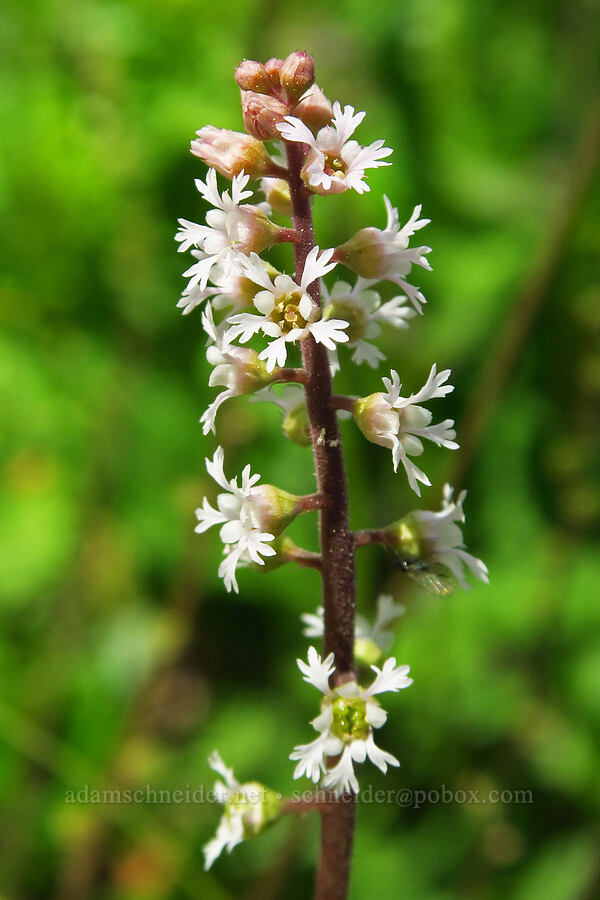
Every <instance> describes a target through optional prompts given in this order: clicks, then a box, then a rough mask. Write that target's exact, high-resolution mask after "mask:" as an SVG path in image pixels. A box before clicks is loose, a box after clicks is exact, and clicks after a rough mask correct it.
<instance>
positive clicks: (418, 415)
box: [175, 52, 487, 896]
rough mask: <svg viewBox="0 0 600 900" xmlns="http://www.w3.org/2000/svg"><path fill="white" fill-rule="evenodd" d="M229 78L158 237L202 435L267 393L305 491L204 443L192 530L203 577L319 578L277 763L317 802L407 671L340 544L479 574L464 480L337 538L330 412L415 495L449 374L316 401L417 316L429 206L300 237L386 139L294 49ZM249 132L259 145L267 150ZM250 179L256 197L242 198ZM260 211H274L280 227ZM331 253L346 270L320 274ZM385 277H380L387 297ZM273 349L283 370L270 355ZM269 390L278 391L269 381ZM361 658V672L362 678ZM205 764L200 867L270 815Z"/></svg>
mask: <svg viewBox="0 0 600 900" xmlns="http://www.w3.org/2000/svg"><path fill="white" fill-rule="evenodd" d="M236 80H237V82H238V85H239V87H240V90H241V102H242V117H243V122H244V127H245V132H236V131H229V130H226V129H219V128H216V127H214V126H212V125H209V126H205V127H203V128H201V129H200V130H199V131H198V132H197V133H196V134H197V138H196V139H195V140H193V141H192V145H191V149H192V153H193V154H194V155H195V156H197V157H199V158H200V159H201V160H203V161H204V162H205V163H206V164H207V165H208V167H209V168H208V173H207V175H206V177H205V180H202V179H201V178H197V179H196V187H197V189H198V191H199V193H200V195H201V197H202V199H203V200H204V202H205V203H206V204H208V206H209V207H210V208H209V210H208V212H207V213H206V215H205V222H204V224H198V223H196V222H194V221H190V220H188V219H183V218H182V219H179V229H178V231H177V234H176V235H175V238H176V240H177V242H178V244H179V248H178V249H179V251H180V252H182V253H187V252H190V253H191V255H192V257H193V258H194V261H193V263H192V265H191V266H190V267H189V268H187V269H186V271H185V272H184V275H185V277H186V278H187V279H188V281H187V283H186V287H185V289H184V290H183V293H182V296H181V299H180V300H179V303H178V306H179V307H180V308H181V309H182V311H183V314H184V315H187V314H189V313H192V312H193V311H194V310H195V309H196V308H197V307H200V310H201V314H200V321H201V324H202V327H203V329H204V331H205V332H206V335H207V349H206V357H207V361H208V362H209V364H210V366H211V367H212V368H211V374H210V378H209V385H210V386H219V387H221V388H223V390H221V392H220V393H219V394H218V395H217V396H216V397H215V399H213V401H212V402H211V404H210V405H209V407H208V409H206V411H205V412H204V413H203V414H202V418H201V423H202V426H203V431H204V434H208V433H210V432H215V430H216V418H217V411H218V410H219V408H220V407H221V406H222V405H223V404H224V403H226V402H227V401H229V400H233V399H234V398H236V397H241V396H247V397H248V398H249V399H250V400H255V401H264V400H266V401H269V402H273V403H275V404H276V405H277V406H279V407H280V408H281V410H282V413H283V420H282V426H283V432H284V434H285V435H286V437H288V438H289V439H290V440H292V441H294V442H296V443H298V444H300V445H302V446H309V445H312V448H313V453H314V457H315V464H316V470H317V481H318V491H317V493H315V494H312V495H308V496H296V495H295V494H292V493H288V492H287V491H286V490H283V489H281V488H279V487H276V486H274V485H270V484H259V481H260V476H259V475H258V474H252V472H251V468H250V466H249V465H246V466H245V468H244V469H243V471H242V473H241V476H238V477H234V478H227V477H226V475H225V472H224V466H225V460H224V456H225V454H224V451H223V449H222V447H218V448H217V449H216V451H215V452H214V455H213V457H212V458H207V460H206V468H207V471H208V474H209V475H210V476H211V478H212V479H213V480H214V481H215V482H216V484H217V485H218V487H219V488H220V493H218V495H217V497H216V507H215V506H213V505H212V504H211V502H209V500H208V499H207V498H204V500H203V502H202V505H201V506H200V507H199V508H198V509H197V510H196V517H197V520H198V523H197V525H196V529H195V530H196V531H197V532H199V533H202V532H204V531H206V530H207V529H209V528H210V527H211V526H213V525H218V526H219V527H220V531H219V533H220V538H221V541H222V543H223V559H222V561H221V563H220V565H219V576H220V577H221V578H222V579H223V581H224V585H225V588H226V589H227V590H228V591H231V590H233V591H236V592H238V591H239V585H238V581H237V574H238V569H239V568H240V567H241V566H251V567H253V568H255V569H261V568H262V569H263V570H270V569H272V568H273V567H274V566H276V565H283V564H285V563H287V562H290V561H296V562H297V563H299V564H301V565H306V566H312V567H314V568H316V569H318V570H319V571H320V572H321V576H322V580H323V594H324V603H323V606H321V607H319V608H318V609H317V612H316V613H306V614H305V615H304V616H303V622H304V625H305V634H306V635H307V636H308V637H311V638H322V639H323V642H324V651H323V658H322V657H321V655H319V653H317V651H316V649H315V648H314V647H310V648H309V651H308V662H304V661H302V660H298V666H299V668H300V671H301V672H302V675H303V677H304V680H305V681H307V682H308V683H309V684H311V685H313V686H314V687H315V688H317V690H318V691H319V692H320V694H321V695H322V697H321V706H320V712H319V714H318V715H317V716H316V718H314V719H313V720H312V722H311V724H312V726H313V728H314V729H315V730H316V731H317V737H316V738H315V739H314V740H313V741H311V742H310V743H308V744H299V745H297V746H296V747H294V749H293V751H292V752H291V754H290V758H291V759H292V760H294V761H295V762H296V768H295V771H294V777H295V778H300V777H303V776H306V777H308V778H309V779H311V780H312V781H313V782H314V783H315V784H317V783H320V784H321V785H322V787H323V788H324V789H325V790H326V791H328V792H329V793H330V795H331V797H332V802H335V798H336V797H338V796H339V795H341V794H350V795H352V794H354V793H357V792H358V779H357V774H356V769H355V766H356V765H357V764H360V763H362V762H364V761H365V760H366V759H369V760H370V761H371V762H372V763H373V764H374V765H375V766H377V767H378V768H379V769H380V770H381V771H382V772H386V771H387V767H388V766H398V765H399V762H398V760H397V759H396V757H395V756H393V755H392V754H391V753H389V752H387V751H385V750H382V749H381V748H380V747H379V746H378V744H377V743H376V741H375V737H374V733H375V731H376V730H378V729H379V728H381V727H382V726H383V725H384V723H385V721H386V719H387V713H386V711H385V710H384V709H383V708H382V706H381V704H380V701H379V695H381V694H382V693H384V692H392V693H395V692H397V691H399V690H400V689H404V688H406V687H409V685H411V684H412V679H411V678H410V677H409V667H408V666H405V665H397V664H396V660H395V658H394V657H390V658H388V659H386V658H385V655H386V653H387V652H388V651H389V648H390V646H391V644H392V643H393V629H394V625H395V623H396V621H397V619H398V617H399V616H400V615H401V614H402V613H403V612H404V607H403V606H401V605H400V604H397V603H396V602H395V601H394V599H393V598H392V597H391V596H389V595H382V596H381V597H380V598H379V599H378V603H377V611H376V615H375V620H374V622H373V624H370V623H369V622H368V620H367V619H365V618H364V617H363V616H361V615H359V616H356V618H355V616H354V575H353V571H354V552H355V549H356V547H358V546H361V545H363V544H366V543H374V542H378V543H382V544H384V545H387V546H389V547H391V548H393V549H394V550H395V552H396V553H397V555H398V556H399V557H400V559H401V560H402V563H403V566H404V567H405V568H406V570H407V571H408V570H409V569H410V568H411V567H412V568H413V569H416V568H420V570H424V571H426V570H430V569H432V567H434V566H435V567H436V568H441V569H443V570H444V572H445V573H446V575H447V576H448V577H450V576H452V577H453V578H455V579H456V580H457V581H458V582H459V583H460V584H461V585H463V586H465V587H467V582H466V579H465V570H466V569H469V570H470V571H471V572H472V574H473V575H474V576H475V577H476V578H478V579H480V580H482V581H487V569H486V567H485V565H484V564H483V562H481V560H479V559H477V558H476V557H474V556H473V555H471V554H470V553H468V552H467V550H466V548H465V545H464V542H463V536H462V531H461V528H460V526H459V524H458V523H459V522H460V523H462V522H464V512H463V501H464V497H465V492H464V491H463V492H462V493H461V494H460V496H459V497H458V500H457V501H453V499H452V497H453V494H452V488H451V487H450V486H448V485H447V486H446V488H445V489H444V501H443V506H442V508H441V510H440V511H438V512H429V511H423V510H417V511H413V512H409V513H408V514H407V515H405V516H404V517H403V518H401V519H399V520H398V521H396V522H395V523H393V524H392V525H390V526H387V527H385V528H381V529H379V530H375V531H373V532H370V533H369V534H370V535H371V536H374V537H372V539H371V538H369V539H368V540H367V539H365V540H360V535H361V534H366V532H364V533H363V532H357V533H355V534H354V535H353V534H352V533H351V532H350V531H349V528H348V511H347V501H346V486H345V474H344V468H343V456H342V451H341V445H340V437H339V431H338V428H337V420H336V417H337V418H343V417H344V416H346V417H348V418H350V417H351V418H353V419H354V422H355V423H356V425H357V426H358V428H359V430H360V432H362V434H363V435H364V437H365V438H366V439H367V440H368V441H371V442H372V443H375V444H379V445H381V446H383V447H386V448H388V449H389V450H391V452H392V462H393V468H394V472H397V471H398V469H399V467H400V464H401V465H402V470H403V471H404V472H405V473H406V476H407V479H408V486H409V487H410V488H411V489H412V490H413V491H414V492H415V493H416V494H417V496H420V495H421V487H420V485H425V486H429V485H430V480H429V478H428V476H427V475H426V474H425V472H423V471H422V470H421V469H420V468H419V467H418V466H417V465H416V463H415V462H414V457H418V456H420V455H421V454H423V452H424V444H423V441H424V440H427V441H430V442H432V443H433V444H435V445H437V446H438V447H443V448H446V449H449V450H455V449H457V448H458V444H457V443H456V440H455V438H456V432H455V429H454V422H453V421H452V419H449V418H446V419H441V421H436V422H434V421H433V413H432V412H431V411H430V409H429V408H428V404H429V403H430V401H434V400H437V399H443V398H444V397H445V396H446V395H447V394H448V393H450V392H451V391H452V390H453V387H452V385H451V384H450V382H449V379H450V374H451V373H450V370H449V369H444V370H443V371H441V372H438V371H437V367H436V365H435V364H434V365H433V366H432V367H431V371H430V373H429V376H428V377H427V379H426V381H425V384H424V385H423V387H422V388H421V389H420V390H418V391H416V392H415V393H409V394H407V395H406V396H405V394H406V391H404V393H403V387H402V384H401V380H400V375H399V374H398V372H397V371H396V370H395V369H392V370H391V372H390V375H389V377H388V376H386V377H383V386H384V388H385V390H383V391H376V392H374V393H369V394H366V395H365V396H362V397H346V396H338V395H334V394H333V392H332V386H331V385H332V382H331V379H332V376H333V375H335V374H336V373H337V372H338V370H339V369H340V367H341V366H342V364H344V363H345V361H346V360H347V359H349V360H350V361H351V362H353V363H355V364H357V365H360V364H362V363H366V364H367V366H369V367H371V368H373V369H375V368H377V367H378V366H379V365H380V363H381V362H382V360H384V359H385V355H384V353H383V352H382V350H381V349H380V348H379V347H378V346H377V344H376V340H377V338H378V337H379V336H380V335H381V333H382V331H384V330H385V329H388V328H393V329H407V328H408V327H409V325H410V323H411V321H412V320H413V319H414V318H415V317H417V316H418V315H422V314H423V307H424V305H425V303H426V299H425V297H424V295H423V293H422V292H421V289H420V288H419V287H417V286H416V285H414V284H413V283H411V282H412V281H413V280H414V279H413V278H412V276H411V272H412V270H413V267H420V268H421V269H425V270H430V269H431V266H430V264H429V261H428V256H429V254H430V252H431V248H430V247H428V246H411V240H412V239H413V237H414V235H415V234H416V233H417V232H419V231H420V230H421V229H423V228H425V226H426V225H427V224H428V223H429V219H427V218H422V217H421V206H416V207H415V209H414V210H413V212H412V214H411V215H410V217H409V218H408V221H407V222H406V224H405V225H401V224H400V215H399V212H398V209H397V208H395V207H394V206H393V205H392V203H391V202H390V200H389V199H388V197H387V196H385V197H384V203H385V208H386V211H387V223H386V226H385V228H383V229H381V228H377V227H364V228H361V229H360V230H359V231H358V232H357V233H356V234H355V235H354V236H351V237H346V239H345V240H344V241H343V243H341V244H340V245H339V246H337V247H329V248H327V247H321V248H320V247H319V246H318V245H317V244H316V243H315V241H314V238H313V229H312V217H311V203H312V202H313V200H314V198H315V197H327V196H329V195H337V194H340V193H343V192H346V191H356V192H357V193H358V194H363V193H365V192H366V191H369V189H370V188H369V183H368V174H369V171H370V170H372V169H377V168H379V167H381V166H388V165H390V163H389V162H388V161H387V157H389V156H390V154H391V153H392V150H391V149H390V148H389V147H386V146H385V145H384V141H383V140H376V141H373V142H372V143H370V144H368V145H366V146H364V145H361V144H360V143H359V142H358V140H357V137H356V136H358V134H359V127H360V126H361V125H362V123H363V120H364V118H365V113H364V112H356V111H355V109H354V107H352V106H349V105H346V106H344V107H342V105H341V104H340V103H338V102H335V103H331V102H330V101H329V100H328V98H327V97H326V96H325V94H324V93H323V91H322V90H321V89H320V88H319V87H318V85H316V84H315V82H314V64H313V60H312V58H311V57H310V56H308V55H307V54H305V53H300V52H297V53H292V54H291V55H290V56H289V57H288V58H287V59H286V60H278V59H271V60H269V61H268V62H267V63H265V64H264V65H263V64H261V63H258V62H255V61H252V60H245V61H244V62H242V63H241V64H240V66H239V67H238V69H237V70H236ZM355 135H356V136H355ZM265 141H269V142H271V143H270V147H269V148H267V146H266V145H265V143H264V142H265ZM273 142H275V143H273ZM217 173H219V174H220V175H221V176H223V177H225V178H226V179H229V180H230V182H231V184H230V187H228V188H225V189H222V188H221V187H220V186H219V181H218V177H217ZM251 182H252V184H251ZM257 191H258V192H259V193H260V195H261V196H260V197H259V198H257V199H256V200H255V202H252V201H251V199H250V198H253V195H254V193H255V192H257ZM263 198H264V199H263ZM277 217H279V218H282V217H285V218H287V219H288V221H287V222H285V223H283V224H279V223H278V221H276V220H275V219H277ZM290 218H291V220H292V221H291V223H290V221H289V219H290ZM282 243H290V244H291V245H292V246H293V248H294V257H295V271H294V272H292V273H289V272H285V271H280V270H279V269H278V268H276V267H275V266H274V265H273V264H272V263H270V262H268V261H267V260H266V259H265V257H264V254H265V252H266V251H268V250H269V249H270V248H272V247H273V246H274V245H276V244H282ZM341 267H344V268H345V269H346V270H349V272H350V273H351V274H350V276H348V273H347V272H346V273H343V274H341V277H339V278H338V277H337V275H338V270H339V269H340V268H341ZM352 273H353V274H352ZM409 277H410V278H411V280H410V281H409V280H408V279H409ZM324 279H327V281H324ZM386 282H389V283H391V284H392V285H393V286H394V288H393V289H392V291H393V293H392V291H390V293H391V294H392V295H391V296H390V294H388V295H387V296H388V299H386V294H385V283H386ZM344 345H345V347H344ZM299 351H300V352H299ZM294 357H295V359H294ZM300 357H301V364H300V365H299V362H300ZM290 360H293V362H292V365H293V366H295V367H289V366H290ZM276 385H283V387H282V388H278V389H277V390H276V389H275V386H276ZM235 402H239V401H235ZM425 404H427V405H425ZM434 405H435V404H434ZM311 510H320V511H321V513H320V514H321V551H322V552H321V553H320V554H318V553H312V552H309V551H305V550H303V549H302V548H299V547H297V546H296V545H295V544H294V543H293V542H292V541H291V540H290V539H289V538H288V536H287V535H284V534H283V532H284V531H285V529H286V528H287V527H288V525H289V524H290V523H291V522H292V521H293V520H294V519H295V517H296V516H297V515H299V514H300V513H303V512H309V511H311ZM357 666H359V667H362V674H360V676H359V674H358V673H357V668H356V667H357ZM379 666H380V667H379ZM369 667H370V669H371V670H372V673H374V677H373V674H372V675H371V676H370V677H368V678H367V675H365V672H366V673H368V668H369ZM210 764H211V766H212V767H213V768H214V769H215V770H216V771H217V772H218V773H219V774H220V775H221V777H222V778H223V781H222V782H218V784H217V790H218V792H219V797H220V799H221V800H222V802H223V804H224V805H225V812H224V814H223V818H222V819H221V823H220V825H219V827H218V829H217V834H216V837H215V838H213V839H212V840H211V841H210V842H209V843H208V844H207V845H206V847H205V859H206V866H207V867H208V866H210V865H212V863H213V861H214V859H215V858H216V857H217V856H218V855H219V854H220V853H221V852H222V850H223V849H227V850H228V851H229V850H231V849H232V848H233V847H234V846H235V845H236V844H238V843H239V842H240V841H241V840H243V839H244V838H246V837H251V836H254V835H256V834H259V833H260V832H261V831H262V830H263V828H264V827H265V826H266V825H269V824H271V823H272V822H273V821H275V820H276V819H277V818H278V817H279V816H280V815H281V814H282V813H283V812H284V811H286V810H285V804H282V802H281V798H280V797H279V796H278V795H276V794H274V793H273V792H271V791H269V790H268V789H266V788H263V787H262V786H261V785H258V784H257V783H256V782H250V783H247V784H241V785H240V784H239V783H238V782H237V781H236V779H235V778H234V776H233V772H232V771H231V769H229V768H227V766H225V764H224V763H223V761H222V760H221V758H220V757H219V756H218V754H213V756H212V757H211V759H210ZM348 847H349V844H348ZM348 853H349V849H348ZM340 896H341V894H340Z"/></svg>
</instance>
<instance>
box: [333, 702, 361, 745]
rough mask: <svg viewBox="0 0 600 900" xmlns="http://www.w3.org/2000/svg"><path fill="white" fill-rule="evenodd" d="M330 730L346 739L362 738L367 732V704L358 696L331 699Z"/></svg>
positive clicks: (341, 738) (345, 740)
mask: <svg viewBox="0 0 600 900" xmlns="http://www.w3.org/2000/svg"><path fill="white" fill-rule="evenodd" d="M332 710H333V722H332V724H331V730H332V731H333V733H334V734H335V736H336V737H338V738H340V740H342V741H344V743H347V742H348V741H355V740H359V739H360V740H363V739H364V738H366V737H367V736H368V734H369V728H370V725H369V723H368V722H367V704H366V703H365V701H364V700H361V699H360V698H358V697H351V698H346V697H338V698H337V699H336V700H334V701H333V704H332Z"/></svg>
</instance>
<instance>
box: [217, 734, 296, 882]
mask: <svg viewBox="0 0 600 900" xmlns="http://www.w3.org/2000/svg"><path fill="white" fill-rule="evenodd" d="M208 763H209V765H210V767H211V769H213V770H214V771H215V772H216V773H217V774H218V775H220V776H221V778H223V781H217V782H215V788H214V792H215V796H216V798H217V800H218V801H219V803H222V804H223V805H224V807H225V811H224V812H223V815H222V816H221V821H220V822H219V825H218V828H217V833H216V835H215V837H214V838H212V839H211V840H210V841H208V843H207V844H205V845H204V847H203V853H204V868H205V870H206V869H210V867H211V866H212V864H213V863H214V861H215V860H216V859H217V857H218V856H220V855H221V853H222V852H223V850H227V852H228V853H231V851H232V850H233V848H234V847H237V845H238V844H241V842H242V841H243V840H245V839H246V838H251V837H256V836H257V835H259V834H260V833H261V832H262V831H264V829H265V828H266V827H267V826H268V825H270V824H271V823H272V822H274V821H275V820H276V819H277V818H278V817H279V815H280V812H281V798H280V797H279V796H278V795H277V794H275V793H274V792H273V791H270V790H269V789H268V788H266V787H264V785H262V784H259V783H258V782H257V781H251V782H248V783H246V784H240V783H239V782H238V781H237V780H236V778H235V776H234V774H233V770H232V769H230V768H229V767H228V766H226V765H225V763H224V762H223V760H222V759H221V757H220V756H219V754H218V753H217V752H216V750H215V752H214V753H212V754H211V755H210V756H209V758H208Z"/></svg>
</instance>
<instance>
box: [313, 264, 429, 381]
mask: <svg viewBox="0 0 600 900" xmlns="http://www.w3.org/2000/svg"><path fill="white" fill-rule="evenodd" d="M372 284H373V282H372V281H367V280H365V279H364V278H360V277H359V278H357V279H356V283H355V284H354V286H353V287H351V286H350V285H349V284H347V283H346V282H345V281H336V282H335V284H334V285H333V288H332V289H331V291H328V290H327V287H326V286H325V285H323V303H324V309H323V318H324V319H329V318H333V317H335V318H340V319H343V320H346V321H347V322H348V328H347V330H346V334H347V335H348V344H347V346H348V349H351V350H352V362H354V363H356V364H357V365H360V364H361V363H367V365H369V366H371V368H373V369H375V368H377V366H378V365H379V362H380V361H381V360H382V359H385V354H384V353H382V351H381V350H380V349H379V347H377V346H376V345H375V344H372V343H371V342H370V340H367V338H369V339H372V338H377V337H379V335H380V334H381V326H382V325H391V326H392V327H393V328H408V320H409V319H412V318H413V316H414V315H415V312H414V310H413V309H411V308H410V307H409V306H407V304H406V298H405V297H402V296H400V297H393V298H392V299H391V300H388V301H386V302H385V303H383V302H382V300H381V297H380V295H379V294H378V293H377V291H374V290H372V289H371V285H372ZM330 358H331V362H332V367H333V371H334V372H337V371H338V369H339V362H338V359H337V348H336V350H332V351H330Z"/></svg>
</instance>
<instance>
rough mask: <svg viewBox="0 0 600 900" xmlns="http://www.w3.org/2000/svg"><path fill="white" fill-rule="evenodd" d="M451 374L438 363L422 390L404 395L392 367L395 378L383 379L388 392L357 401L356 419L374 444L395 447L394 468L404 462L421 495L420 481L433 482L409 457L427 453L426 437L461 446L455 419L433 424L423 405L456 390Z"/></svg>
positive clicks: (452, 447) (449, 446)
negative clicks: (424, 442)
mask: <svg viewBox="0 0 600 900" xmlns="http://www.w3.org/2000/svg"><path fill="white" fill-rule="evenodd" d="M450 374H451V372H450V369H445V370H444V371H443V372H439V373H438V372H437V369H436V366H435V364H434V365H433V366H432V367H431V371H430V373H429V377H428V379H427V381H426V382H425V384H424V385H423V387H422V388H421V390H420V391H418V392H417V393H416V394H411V395H410V397H401V396H400V390H401V388H402V385H401V384H400V378H399V376H398V373H397V372H396V371H394V370H393V369H392V371H391V378H383V379H382V380H383V383H384V386H385V387H386V393H383V392H379V393H376V394H371V395H370V396H368V397H364V398H362V399H361V400H357V401H356V403H355V405H354V410H353V415H354V419H355V421H356V423H357V425H358V427H359V428H360V429H361V431H362V433H363V434H364V436H365V437H366V438H367V440H369V441H372V442H373V443H374V444H380V445H381V446H382V447H389V448H390V449H391V451H392V461H393V463H394V472H397V471H398V464H399V463H400V462H401V463H402V465H403V466H404V469H405V471H406V474H407V476H408V483H409V484H410V486H411V488H412V489H413V491H414V492H415V493H416V494H417V496H419V497H420V496H421V489H420V487H419V484H418V482H421V483H422V484H425V485H431V482H430V480H429V478H428V477H427V475H425V473H424V472H422V471H421V469H419V468H418V466H416V465H415V463H414V462H413V461H412V460H411V459H410V458H409V457H411V456H419V455H420V454H421V453H423V442H422V438H425V439H427V440H429V441H432V442H433V443H434V444H437V446H438V447H446V448H447V449H449V450H457V449H458V446H459V445H458V444H457V443H456V441H455V440H454V438H455V437H456V432H455V431H454V428H453V426H454V421H453V420H452V419H445V420H444V421H443V422H439V423H437V424H434V425H432V424H431V420H432V418H433V416H432V414H431V413H430V411H429V410H428V409H425V408H424V407H423V406H420V405H419V404H420V403H426V402H427V401H429V400H433V399H435V398H436V397H444V396H445V395H446V394H449V393H450V392H451V391H453V390H454V387H453V386H452V385H451V384H446V382H447V381H448V378H449V377H450Z"/></svg>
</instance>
